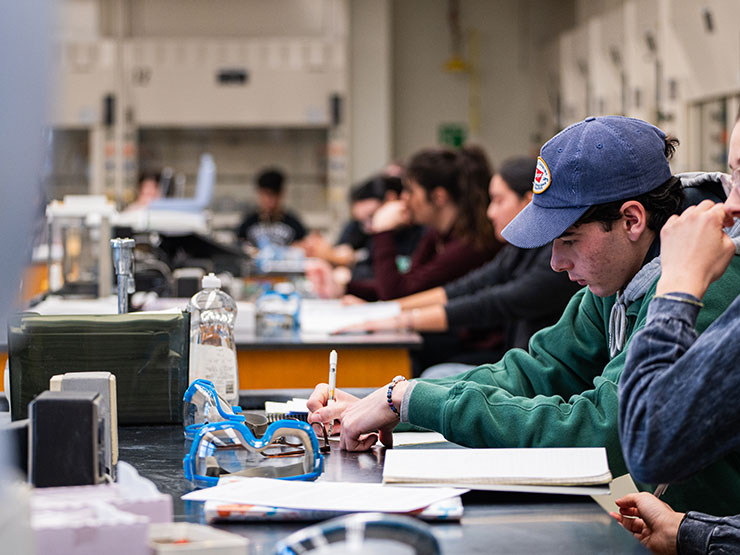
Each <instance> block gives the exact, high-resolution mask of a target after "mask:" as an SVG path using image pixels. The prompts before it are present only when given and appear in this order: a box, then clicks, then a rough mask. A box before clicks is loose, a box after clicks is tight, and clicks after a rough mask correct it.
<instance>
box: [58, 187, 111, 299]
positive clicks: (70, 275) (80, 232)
mask: <svg viewBox="0 0 740 555" xmlns="http://www.w3.org/2000/svg"><path fill="white" fill-rule="evenodd" d="M115 216H116V208H115V205H114V204H113V203H112V202H110V201H109V200H107V199H106V198H105V197H104V196H102V195H65V196H64V199H63V200H62V201H57V200H54V201H52V202H50V203H49V205H48V206H47V207H46V221H47V225H48V235H47V237H48V244H47V253H48V255H47V256H48V260H47V263H48V271H49V276H48V277H49V284H50V289H51V291H52V292H59V293H63V294H74V295H86V296H91V297H95V296H99V297H105V296H108V295H109V294H110V289H111V281H112V279H111V278H112V275H111V263H110V248H109V240H110V237H111V221H112V220H113V219H114V218H115ZM55 245H59V246H61V253H62V256H61V267H60V264H59V263H58V262H57V261H56V260H54V259H53V256H52V253H54V252H56V248H52V247H53V246H55ZM60 278H61V282H60Z"/></svg>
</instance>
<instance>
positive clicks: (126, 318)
mask: <svg viewBox="0 0 740 555" xmlns="http://www.w3.org/2000/svg"><path fill="white" fill-rule="evenodd" d="M189 323H190V318H189V314H188V313H187V312H175V313H142V312H138V313H132V314H109V315H55V316H53V315H45V316H42V315H40V314H33V313H23V314H19V315H16V316H14V317H12V318H11V319H10V321H9V325H8V356H9V369H10V372H9V374H10V379H9V385H10V391H11V395H10V409H11V417H12V418H13V420H18V419H21V418H25V417H26V412H27V405H28V403H29V402H30V401H31V400H32V399H33V398H34V397H35V396H36V395H38V394H39V393H41V392H42V391H45V390H47V389H48V388H49V380H50V379H51V377H52V376H55V375H57V374H59V373H60V372H65V371H66V372H70V371H78V372H87V371H103V372H110V373H111V374H113V375H115V376H116V386H117V390H118V391H117V396H118V421H119V422H120V423H121V424H123V425H127V424H180V423H182V396H183V394H184V393H185V390H186V389H187V386H188V350H187V349H188V331H189Z"/></svg>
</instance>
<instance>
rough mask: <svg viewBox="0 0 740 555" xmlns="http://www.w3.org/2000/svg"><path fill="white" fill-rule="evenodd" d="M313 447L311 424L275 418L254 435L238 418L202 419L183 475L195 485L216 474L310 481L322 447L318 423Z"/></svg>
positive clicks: (321, 460) (215, 480)
mask: <svg viewBox="0 0 740 555" xmlns="http://www.w3.org/2000/svg"><path fill="white" fill-rule="evenodd" d="M319 431H320V432H321V434H322V437H323V438H324V448H320V447H319V442H318V439H317V437H316V435H317V434H316V432H315V431H314V428H313V427H312V426H311V425H309V424H308V423H306V422H301V421H299V420H279V421H277V422H274V423H272V424H270V426H268V428H267V430H266V431H265V434H264V435H263V436H262V438H260V439H257V438H256V437H255V436H254V434H252V432H251V430H250V429H249V428H248V427H247V426H246V425H245V424H244V423H242V422H230V421H224V422H216V423H213V424H205V425H203V426H201V427H200V429H198V431H197V432H196V433H195V437H194V438H193V444H192V445H191V447H190V451H189V453H188V454H187V455H186V456H185V458H184V459H183V469H184V472H185V477H186V478H187V479H188V480H190V481H191V482H192V483H193V484H194V485H195V486H197V487H210V486H214V485H216V484H217V483H218V480H219V478H220V477H222V476H260V477H266V478H280V479H284V480H315V479H316V478H318V477H319V476H320V475H321V472H322V470H323V465H324V458H323V456H322V454H321V453H322V452H326V448H327V447H328V437H327V434H326V429H325V428H324V427H323V425H322V426H321V427H320V428H319Z"/></svg>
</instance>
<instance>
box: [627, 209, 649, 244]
mask: <svg viewBox="0 0 740 555" xmlns="http://www.w3.org/2000/svg"><path fill="white" fill-rule="evenodd" d="M620 212H622V215H623V216H624V220H623V221H622V225H624V226H625V230H626V231H627V237H628V238H629V239H630V240H631V241H637V240H638V239H639V238H640V237H642V235H643V234H644V233H645V232H646V231H647V229H648V226H647V219H648V213H647V211H646V210H645V207H644V206H643V205H642V204H641V203H639V202H637V201H636V200H628V201H627V202H625V203H624V204H623V205H622V207H621V208H620Z"/></svg>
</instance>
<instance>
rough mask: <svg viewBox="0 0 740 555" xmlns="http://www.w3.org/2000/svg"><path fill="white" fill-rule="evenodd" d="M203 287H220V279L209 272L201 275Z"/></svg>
mask: <svg viewBox="0 0 740 555" xmlns="http://www.w3.org/2000/svg"><path fill="white" fill-rule="evenodd" d="M202 284H203V289H218V288H219V287H221V280H220V279H218V276H216V274H214V273H213V272H211V273H210V274H208V275H205V276H203V281H202Z"/></svg>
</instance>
